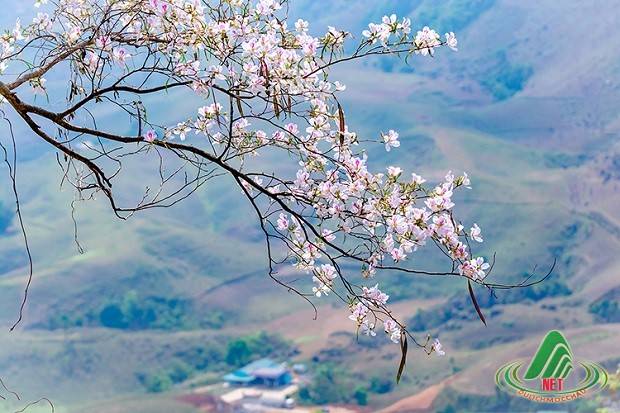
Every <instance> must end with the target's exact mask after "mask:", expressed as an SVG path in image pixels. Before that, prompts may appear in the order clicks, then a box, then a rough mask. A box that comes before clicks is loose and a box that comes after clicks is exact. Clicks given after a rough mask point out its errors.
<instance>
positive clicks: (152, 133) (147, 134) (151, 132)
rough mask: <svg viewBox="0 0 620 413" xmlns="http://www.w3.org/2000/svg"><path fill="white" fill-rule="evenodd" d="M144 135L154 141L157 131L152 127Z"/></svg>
mask: <svg viewBox="0 0 620 413" xmlns="http://www.w3.org/2000/svg"><path fill="white" fill-rule="evenodd" d="M142 137H143V138H144V140H145V141H147V142H153V141H154V140H155V139H157V133H155V131H154V130H152V129H151V130H150V131H148V132H146V133H145V134H144V135H143V136H142Z"/></svg>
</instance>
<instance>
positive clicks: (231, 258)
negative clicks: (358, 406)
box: [0, 0, 620, 412]
mask: <svg viewBox="0 0 620 413" xmlns="http://www.w3.org/2000/svg"><path fill="white" fill-rule="evenodd" d="M465 3H467V2H463V1H445V2H430V1H422V0H420V1H409V2H398V4H392V2H386V1H381V2H369V1H364V2H352V1H342V2H331V3H329V4H323V3H321V4H319V2H310V1H299V2H297V3H296V4H295V5H294V7H293V9H292V11H291V15H295V16H296V15H300V16H308V15H309V16H310V18H309V20H311V22H312V24H313V26H316V27H317V29H316V30H319V29H318V28H320V29H322V28H323V27H324V26H326V25H327V24H328V19H327V17H325V16H331V17H330V21H331V19H332V18H333V16H339V18H338V19H337V20H338V21H339V23H340V25H339V26H340V27H344V28H347V29H350V30H351V31H355V32H359V31H360V30H361V29H362V28H364V27H365V24H366V23H367V21H368V19H375V20H378V19H380V18H381V16H382V15H383V14H389V13H391V12H392V11H394V12H398V13H408V14H410V15H412V16H413V17H414V26H415V25H416V22H419V23H422V22H426V21H429V22H433V23H434V24H437V25H438V26H442V27H437V29H438V30H439V31H440V32H444V31H448V30H453V29H455V30H456V29H458V33H457V35H458V37H459V49H460V50H459V52H458V53H449V52H448V51H438V53H437V55H436V57H435V58H434V59H432V60H431V59H427V60H424V59H413V60H412V64H413V65H412V68H407V67H406V66H405V65H404V64H401V63H398V62H397V63H395V64H389V63H385V62H387V60H386V59H380V60H376V61H373V62H372V64H369V65H355V64H352V65H349V66H346V67H342V68H338V69H336V71H335V72H336V75H337V76H336V78H339V79H340V80H341V81H342V82H343V83H345V84H347V86H348V88H347V91H346V93H345V98H344V100H343V101H342V103H343V107H344V110H345V112H346V113H347V120H348V122H350V123H351V124H352V125H353V126H354V128H355V129H356V130H357V131H358V132H359V133H360V135H361V134H364V135H369V136H373V137H375V136H378V132H379V131H382V130H383V131H385V130H387V129H395V130H398V131H399V133H400V135H401V142H402V146H401V148H399V150H397V151H392V152H390V153H389V154H386V153H385V152H384V151H382V150H381V149H382V148H381V147H380V146H377V148H372V149H373V150H375V149H376V150H377V153H378V154H379V156H378V157H377V158H376V160H375V161H373V162H374V164H373V167H376V168H383V167H385V166H386V165H389V164H394V165H401V166H405V167H407V168H408V169H409V170H407V172H413V171H416V172H417V173H420V174H422V175H424V176H425V177H426V178H427V179H429V180H439V179H441V177H442V176H443V175H444V174H445V172H446V171H447V170H453V171H457V172H460V171H467V172H468V174H469V175H470V176H471V178H472V184H473V190H472V191H468V192H466V193H463V194H461V195H459V198H458V201H459V202H458V203H457V205H458V206H457V208H458V210H459V211H460V212H461V213H463V214H464V216H466V217H467V219H468V222H466V224H469V223H473V222H477V223H478V224H479V225H480V226H481V227H482V229H483V231H484V237H485V243H484V244H482V250H481V252H482V253H483V254H484V255H485V256H487V257H491V256H492V255H493V254H494V253H496V265H495V267H494V270H493V273H492V279H493V281H495V282H518V281H519V280H520V279H522V277H524V275H525V274H527V273H530V272H531V271H533V269H534V268H535V267H536V273H537V274H544V273H545V272H546V271H547V270H548V269H549V268H550V267H551V265H552V263H553V260H554V259H556V260H557V265H556V268H555V270H554V272H553V274H552V278H551V279H550V280H549V281H548V282H547V283H546V284H542V285H541V286H537V287H536V288H534V289H531V290H527V291H526V290H513V291H508V292H505V291H497V292H496V297H493V296H491V295H489V293H488V292H487V291H484V290H481V291H478V290H476V291H475V292H476V294H477V296H478V298H479V300H480V302H481V304H482V307H483V308H482V310H483V311H484V312H485V315H486V316H487V319H488V321H489V327H484V326H483V325H482V324H481V323H480V322H479V320H477V316H476V314H475V311H474V310H473V308H471V305H470V304H469V302H468V300H469V297H468V294H467V292H466V288H467V287H466V285H465V283H464V282H457V283H455V282H454V281H453V280H451V279H446V280H436V279H432V280H431V279H427V278H424V277H411V276H402V275H400V276H396V275H393V274H386V275H382V276H378V277H377V282H380V283H382V285H387V286H388V291H387V292H388V293H389V294H390V295H392V297H393V298H394V299H396V300H397V301H398V300H399V301H398V302H397V303H396V306H397V309H398V313H399V314H401V315H402V316H403V317H405V318H406V319H408V320H414V322H415V324H418V323H419V324H420V328H419V329H417V328H416V326H411V327H412V329H413V330H419V331H420V335H421V337H424V335H425V334H426V332H430V333H432V334H434V335H437V334H439V336H440V338H441V339H442V342H443V343H444V348H445V349H446V351H447V353H448V355H449V357H446V358H442V359H437V358H436V357H434V356H433V357H432V358H428V357H425V356H424V355H423V354H422V353H420V352H415V351H412V352H410V353H411V354H410V357H412V359H411V360H412V361H411V362H410V363H409V364H408V369H407V370H406V372H405V375H404V376H403V380H402V381H401V383H400V384H399V386H398V387H397V388H396V389H393V390H392V391H390V392H388V393H385V394H379V395H378V394H371V396H370V399H369V400H370V403H371V406H374V407H377V406H385V405H389V404H391V403H392V402H394V401H396V400H398V399H400V398H404V397H406V396H409V395H411V394H413V393H415V392H417V391H419V390H422V389H424V388H426V387H428V386H429V385H432V384H436V383H438V382H439V381H441V380H442V379H444V378H447V377H450V376H453V381H452V382H451V384H450V388H451V389H452V390H454V391H457V392H459V393H463V394H468V393H471V394H477V395H487V396H492V395H494V393H495V385H494V382H493V375H494V373H495V371H496V370H497V369H498V368H499V367H500V366H501V365H502V364H504V363H505V362H506V361H507V360H509V359H511V358H514V357H515V356H516V355H521V354H523V355H533V354H534V353H535V350H536V346H537V345H538V343H539V342H540V339H541V338H542V337H543V336H544V334H546V333H547V332H548V331H549V330H551V329H559V330H561V331H562V332H563V333H564V334H565V335H566V336H567V338H568V340H569V341H570V343H571V348H572V349H573V351H574V352H575V354H576V355H578V356H580V357H585V358H590V359H592V360H594V361H597V362H601V363H603V364H605V363H607V365H608V366H609V365H611V364H613V363H614V362H616V361H617V360H618V359H620V350H619V349H618V348H617V346H616V345H615V344H614V343H617V340H618V334H619V333H620V327H619V325H618V323H617V317H616V316H615V315H616V313H617V311H616V313H614V309H616V310H617V305H616V304H617V298H618V297H617V296H618V294H614V293H613V292H614V291H616V292H617V290H618V288H620V279H619V278H618V276H617V274H618V270H619V269H620V259H619V258H618V257H617V251H618V248H619V246H620V245H619V244H620V213H619V212H618V211H619V210H620V209H619V208H618V207H619V204H618V199H620V198H618V196H619V192H620V184H619V180H620V167H619V165H620V162H619V161H618V156H617V154H618V153H619V151H620V143H619V140H618V133H619V131H620V115H618V111H617V102H618V98H619V97H620V96H619V95H620V89H619V88H620V86H619V85H620V61H619V60H618V59H617V57H616V54H615V50H617V46H618V44H617V43H618V42H620V36H617V35H613V34H617V29H616V22H617V21H618V20H619V19H620V11H619V9H618V8H617V7H615V5H613V4H612V3H611V2H605V1H602V0H600V1H593V2H578V1H572V0H571V1H565V2H546V3H537V5H536V7H531V5H528V4H525V3H523V2H517V1H509V0H497V1H478V2H475V7H471V8H468V9H467V13H463V12H462V8H463V7H464V5H465ZM394 5H396V6H397V9H398V10H394V9H393V7H392V6H394ZM340 16H341V17H342V18H340ZM416 17H417V18H416ZM444 25H445V26H447V27H443V26H444ZM185 103H186V104H188V105H189V104H190V103H191V102H189V103H188V102H185ZM162 112H163V109H162ZM169 116H174V115H173V114H170V115H169ZM107 121H110V122H111V121H113V119H108V120H107ZM16 130H17V131H18V133H17V136H19V137H20V138H19V140H18V151H19V156H20V159H21V160H22V161H23V162H22V163H20V165H19V170H18V183H19V191H20V200H21V203H22V212H23V215H24V220H25V226H26V230H27V233H28V236H29V243H30V247H31V251H32V254H33V259H34V280H33V285H32V289H31V291H30V296H29V301H28V304H27V306H26V313H25V319H24V321H23V323H22V324H21V325H20V326H19V327H18V331H16V332H13V333H8V332H7V330H8V328H9V327H10V325H12V324H13V322H14V321H15V320H16V318H17V315H18V309H19V304H20V302H21V294H22V291H23V288H24V285H25V282H26V277H27V273H28V268H27V257H26V254H25V250H24V246H23V245H24V244H23V240H22V239H21V234H20V231H19V228H18V226H17V223H16V221H15V219H14V218H13V219H12V218H11V211H12V209H13V206H14V198H13V195H12V192H11V187H10V182H9V180H8V179H7V175H6V168H5V167H4V166H3V167H0V173H1V174H2V175H1V176H2V179H0V252H1V253H0V256H1V257H2V259H1V260H0V323H1V324H2V325H3V326H5V328H3V329H1V330H0V343H1V345H2V351H1V352H0V366H1V367H2V371H3V373H0V378H2V379H3V380H4V381H5V383H6V384H7V386H8V387H9V388H11V389H15V390H19V392H20V395H21V396H22V398H23V399H24V400H31V399H37V398H38V397H40V396H47V397H49V398H50V399H52V400H54V401H55V403H56V404H57V407H59V410H60V408H63V409H67V411H82V410H83V409H86V410H88V411H96V410H94V409H95V406H96V405H101V404H102V403H104V401H106V403H112V404H114V403H116V405H115V406H116V407H115V408H119V409H122V408H123V407H122V406H125V408H128V407H127V406H132V407H131V410H132V411H139V409H140V408H142V409H143V411H149V412H155V411H157V410H156V409H155V408H154V407H153V400H158V402H157V403H158V404H160V405H161V406H168V404H167V403H174V402H172V401H170V400H169V397H168V395H170V396H171V397H172V395H174V394H176V393H174V391H173V392H171V393H166V394H165V395H164V396H163V397H164V398H165V399H166V401H164V400H163V399H153V398H151V397H150V396H149V397H147V396H145V394H146V392H147V391H148V389H147V386H145V384H144V382H145V381H144V380H141V379H140V377H143V378H144V377H146V376H145V374H146V373H145V366H148V368H149V373H152V374H154V375H155V376H157V374H160V373H161V372H164V371H168V372H169V371H171V370H170V369H173V368H177V369H181V368H179V367H178V366H179V363H178V362H177V361H178V360H181V361H182V362H183V363H188V362H189V360H203V361H204V360H210V359H209V357H212V358H213V359H214V360H215V359H217V358H218V357H220V358H221V359H223V357H224V356H225V354H224V353H223V352H225V345H226V344H227V343H228V342H229V341H231V340H234V339H235V338H236V337H238V336H242V335H244V334H248V333H252V332H256V331H262V330H269V331H277V332H280V333H282V334H283V335H284V336H286V337H288V338H289V339H291V340H293V341H294V343H295V345H296V346H297V347H298V348H299V350H300V351H301V355H300V356H298V358H299V359H300V360H310V359H312V358H313V357H315V358H316V359H317V360H319V362H322V363H328V362H330V363H336V364H337V365H339V366H342V367H343V369H344V368H348V369H349V370H350V371H351V373H352V374H355V375H357V376H356V377H357V378H358V379H359V380H360V381H361V382H362V383H369V382H370V381H371V380H372V379H373V378H374V379H375V380H385V379H390V378H392V377H393V375H394V372H395V369H396V366H397V363H398V354H397V353H398V349H397V348H396V347H395V346H394V347H392V346H390V344H389V343H388V342H385V340H384V338H383V337H380V338H378V339H377V340H376V341H375V342H369V341H367V340H360V341H359V342H358V341H356V340H355V337H354V331H353V327H352V325H351V322H350V321H349V320H348V319H347V316H346V309H344V307H342V306H340V308H339V309H338V311H339V313H338V312H336V311H335V310H334V309H333V308H332V307H331V305H330V304H333V303H335V301H333V300H331V299H328V300H326V301H320V302H317V304H327V305H322V306H320V307H319V319H318V321H314V320H312V317H313V315H314V313H313V311H312V309H311V307H309V306H308V305H307V304H306V303H305V302H304V301H303V300H302V299H300V298H299V297H297V296H295V295H294V294H289V293H287V292H286V290H285V289H283V288H281V287H279V286H277V285H276V284H275V283H274V282H273V281H272V280H270V279H269V278H268V276H267V275H266V274H267V273H266V258H265V252H264V240H263V239H262V238H261V234H260V231H259V230H258V228H257V227H256V222H255V221H254V220H253V217H252V211H251V209H249V207H248V206H247V205H245V204H244V202H243V200H242V197H241V196H240V194H239V190H238V188H236V187H235V186H234V185H233V184H232V183H231V182H230V181H229V180H227V179H226V178H225V177H224V178H221V179H218V180H215V181H212V182H210V183H209V185H208V186H207V187H206V188H205V189H204V190H201V191H199V192H198V193H197V194H195V195H194V196H193V197H191V198H190V199H188V200H186V201H185V202H183V203H181V204H178V205H176V206H174V207H173V208H171V209H165V210H149V211H145V212H143V213H139V214H137V215H135V216H133V217H132V218H130V219H129V220H127V221H121V220H118V219H117V218H115V217H113V216H112V214H111V213H110V212H109V210H108V207H107V205H106V204H105V203H104V202H103V200H101V199H99V200H95V201H88V202H79V203H77V204H76V212H75V220H76V222H77V239H78V241H79V245H80V246H81V248H83V249H84V253H83V254H81V253H80V252H79V251H78V249H79V248H78V246H77V245H76V242H75V240H74V235H75V227H74V222H73V220H72V216H71V201H72V199H73V193H72V191H71V190H70V189H69V188H68V187H65V188H64V189H63V188H59V183H60V181H61V173H60V171H59V170H58V168H57V167H56V164H55V157H54V155H53V154H52V153H50V152H49V149H47V148H45V147H44V146H41V145H39V144H38V143H36V140H35V139H33V138H32V137H31V136H29V135H28V134H27V132H26V131H25V129H24V128H23V127H20V126H17V129H16ZM2 139H3V142H5V140H4V139H5V135H3V136H2ZM262 161H263V162H264V167H265V168H274V166H273V165H276V166H275V168H277V167H279V166H278V165H277V162H274V160H272V159H264V160H262ZM141 166H143V164H141V163H139V164H136V165H132V166H131V168H129V170H130V171H131V173H132V176H131V179H126V180H125V181H123V185H122V187H123V189H122V190H121V193H120V196H121V197H122V198H125V199H128V200H129V199H132V198H135V196H136V194H138V193H141V191H142V190H143V188H144V183H145V182H148V181H149V179H150V175H149V174H150V173H151V171H150V170H148V168H141ZM421 261H422V264H423V265H427V266H429V267H435V266H436V265H441V264H438V263H439V261H438V260H437V257H434V256H432V255H431V256H429V257H428V258H426V259H421ZM351 271H353V269H351ZM281 276H282V277H284V278H285V279H287V280H290V281H293V280H297V277H298V274H297V275H296V274H294V273H293V272H292V271H289V270H288V269H287V270H282V272H281ZM296 282H297V283H298V284H296V285H299V286H300V287H301V288H303V287H304V285H307V282H308V280H304V279H301V280H300V281H296ZM552 287H553V288H552ZM521 291H523V292H521ZM421 299H434V300H430V301H420V300H421ZM614 303H615V304H614ZM614 305H615V307H614ZM420 306H423V307H424V308H423V310H424V312H422V313H418V309H419V308H420ZM424 314H426V315H424ZM416 319H417V320H418V321H415V320H416ZM209 349H212V350H213V349H214V351H213V352H212V353H209V351H210V350H209ZM195 354H201V355H202V356H198V355H196V356H192V355H195ZM205 354H210V356H209V357H207V356H206V355H205ZM201 357H202V358H201ZM360 360H363V363H361V364H360V363H359V361H360ZM205 363H206V364H204V366H202V367H203V368H204V369H208V368H212V369H213V371H218V370H225V369H226V368H227V366H226V365H224V364H219V365H218V364H217V363H216V362H213V363H214V364H211V365H210V366H211V367H208V363H207V361H205ZM175 366H176V367H175ZM368 366H372V369H368V368H366V367H368ZM193 367H196V366H193ZM181 370H182V369H181ZM369 370H372V373H369ZM175 371H176V370H175ZM141 375H142V376H141ZM149 377H150V376H149ZM213 379H214V377H213V376H211V377H207V378H205V380H206V381H209V380H213ZM181 382H182V380H181ZM378 387H380V386H378ZM378 387H377V388H378ZM177 389H178V388H177ZM179 391H180V390H179ZM1 394H2V395H5V393H1ZM7 403H8V402H7ZM3 406H4V407H6V406H9V404H6V405H3V404H2V403H0V411H4V410H3V409H4V407H3ZM21 406H23V404H21ZM75 406H80V407H75ZM84 406H89V407H88V408H86V407H84ZM104 406H106V407H99V408H100V409H102V410H101V411H113V409H112V407H110V406H111V405H110V404H104ZM119 406H121V407H119ZM140 406H142V407H140ZM174 406H177V407H169V409H171V410H174V411H181V410H177V408H178V409H181V408H180V407H178V405H176V404H175V405H174ZM7 408H8V407H7ZM71 409H73V410H71ZM106 409H107V410H106ZM14 410H16V409H13V410H7V411H14ZM168 411H170V410H168ZM188 411H190V410H188Z"/></svg>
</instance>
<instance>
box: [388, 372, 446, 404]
mask: <svg viewBox="0 0 620 413" xmlns="http://www.w3.org/2000/svg"><path fill="white" fill-rule="evenodd" d="M455 379H456V376H451V377H448V378H447V379H445V380H443V381H442V382H441V383H439V384H435V385H433V386H430V387H427V388H426V389H424V390H422V391H421V392H420V393H417V394H414V395H413V396H409V397H406V398H404V399H401V400H399V401H397V402H396V403H394V404H392V405H390V406H388V407H386V408H385V409H382V410H379V411H378V413H428V412H430V411H431V407H432V405H433V402H434V401H435V399H436V398H437V396H438V395H439V393H441V392H442V391H443V389H444V388H445V387H446V386H447V385H448V384H450V383H452V382H453V381H454V380H455Z"/></svg>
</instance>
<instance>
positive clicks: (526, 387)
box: [495, 331, 608, 403]
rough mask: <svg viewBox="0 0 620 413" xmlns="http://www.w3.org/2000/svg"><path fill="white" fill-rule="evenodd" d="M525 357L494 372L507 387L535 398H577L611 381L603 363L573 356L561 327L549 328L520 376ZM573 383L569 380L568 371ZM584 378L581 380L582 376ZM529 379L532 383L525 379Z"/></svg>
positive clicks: (505, 388) (506, 389)
mask: <svg viewBox="0 0 620 413" xmlns="http://www.w3.org/2000/svg"><path fill="white" fill-rule="evenodd" d="M525 364H526V361H523V360H515V361H512V362H510V363H508V364H506V365H505V366H503V367H502V368H501V369H499V370H498V372H497V374H496V375H495V382H496V383H497V385H498V386H499V387H500V388H501V389H502V390H504V391H506V392H509V393H516V394H518V395H519V396H522V397H525V398H527V399H530V400H532V401H536V402H547V403H560V402H567V401H570V400H574V399H576V398H578V397H581V396H583V395H584V394H586V393H587V392H588V391H592V392H594V393H595V392H598V391H599V390H601V389H602V388H603V387H605V385H606V384H607V381H608V374H607V372H606V371H605V369H603V368H602V367H601V366H599V365H598V364H596V363H592V362H591V361H587V360H579V359H576V358H574V357H573V353H572V351H571V349H570V347H569V345H568V342H567V341H566V339H565V338H564V336H563V335H562V333H560V332H559V331H550V332H549V333H547V336H546V337H545V338H544V339H543V341H542V343H540V347H539V348H538V351H537V352H536V354H535V355H534V358H533V359H532V360H531V361H530V364H529V366H528V368H527V370H526V372H525V374H523V375H522V376H521V374H520V372H519V369H521V367H523V366H524V365H525ZM573 372H574V374H573V376H577V377H571V379H575V380H573V382H574V383H567V380H568V379H569V374H571V373H573ZM579 379H581V380H579ZM526 382H529V383H526Z"/></svg>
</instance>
